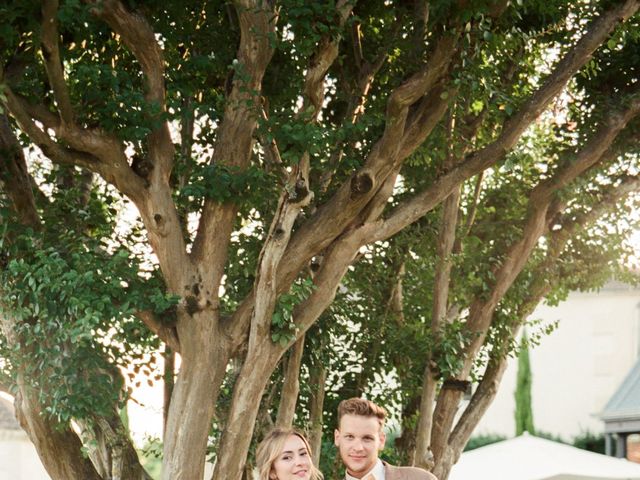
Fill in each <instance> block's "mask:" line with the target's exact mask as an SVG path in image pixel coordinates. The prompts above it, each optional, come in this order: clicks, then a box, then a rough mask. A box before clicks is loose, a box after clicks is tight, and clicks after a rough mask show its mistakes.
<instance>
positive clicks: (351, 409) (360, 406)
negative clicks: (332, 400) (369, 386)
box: [338, 397, 387, 427]
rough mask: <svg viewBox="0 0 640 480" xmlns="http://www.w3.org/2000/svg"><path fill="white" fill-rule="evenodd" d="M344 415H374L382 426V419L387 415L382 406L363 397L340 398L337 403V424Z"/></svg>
mask: <svg viewBox="0 0 640 480" xmlns="http://www.w3.org/2000/svg"><path fill="white" fill-rule="evenodd" d="M345 415H358V416H360V417H375V418H377V419H378V422H379V423H380V426H381V427H382V426H384V420H385V418H386V416H387V412H386V410H385V409H384V408H382V407H381V406H379V405H376V404H375V403H373V402H372V401H371V400H366V399H364V398H357V397H354V398H349V399H348V400H342V401H341V402H340V404H339V405H338V426H339V425H340V420H341V419H342V417H343V416H345Z"/></svg>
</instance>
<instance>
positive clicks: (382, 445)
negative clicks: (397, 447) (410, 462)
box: [379, 429, 387, 450]
mask: <svg viewBox="0 0 640 480" xmlns="http://www.w3.org/2000/svg"><path fill="white" fill-rule="evenodd" d="M386 440H387V436H386V435H385V433H384V430H383V429H380V448H379V450H382V449H384V442H385V441H386Z"/></svg>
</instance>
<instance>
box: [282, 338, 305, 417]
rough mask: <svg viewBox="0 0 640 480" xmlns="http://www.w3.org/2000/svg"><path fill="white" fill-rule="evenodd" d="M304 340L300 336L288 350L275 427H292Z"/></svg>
mask: <svg viewBox="0 0 640 480" xmlns="http://www.w3.org/2000/svg"><path fill="white" fill-rule="evenodd" d="M304 338H305V336H304V335H302V336H301V337H300V338H299V339H298V340H297V341H296V343H294V344H293V347H291V348H290V349H289V353H288V356H287V361H286V367H285V373H284V379H283V381H282V393H281V395H280V405H279V406H278V416H277V418H276V427H284V428H291V425H293V419H294V417H295V415H296V404H297V403H298V393H299V392H300V366H301V364H302V352H303V351H304Z"/></svg>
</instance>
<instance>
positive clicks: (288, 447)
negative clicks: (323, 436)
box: [256, 428, 322, 480]
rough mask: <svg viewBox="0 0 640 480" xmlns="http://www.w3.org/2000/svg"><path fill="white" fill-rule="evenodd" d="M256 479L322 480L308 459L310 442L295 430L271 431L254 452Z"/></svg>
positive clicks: (277, 429) (309, 457) (318, 471)
mask: <svg viewBox="0 0 640 480" xmlns="http://www.w3.org/2000/svg"><path fill="white" fill-rule="evenodd" d="M256 464H257V467H258V473H259V476H258V478H259V480H322V473H320V470H318V469H317V468H316V467H315V466H314V465H313V461H312V459H311V448H309V442H307V439H306V438H304V435H302V434H301V433H300V432H298V431H297V430H293V429H285V428H276V429H274V430H271V431H270V432H269V433H268V434H267V435H266V436H265V437H264V440H262V442H260V445H258V450H257V451H256Z"/></svg>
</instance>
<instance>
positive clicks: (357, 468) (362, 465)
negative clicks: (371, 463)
mask: <svg viewBox="0 0 640 480" xmlns="http://www.w3.org/2000/svg"><path fill="white" fill-rule="evenodd" d="M345 466H346V467H347V473H349V475H351V476H352V477H356V478H360V476H361V475H363V474H365V473H367V472H368V471H369V468H367V464H366V462H364V461H363V462H350V463H348V464H345Z"/></svg>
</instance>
